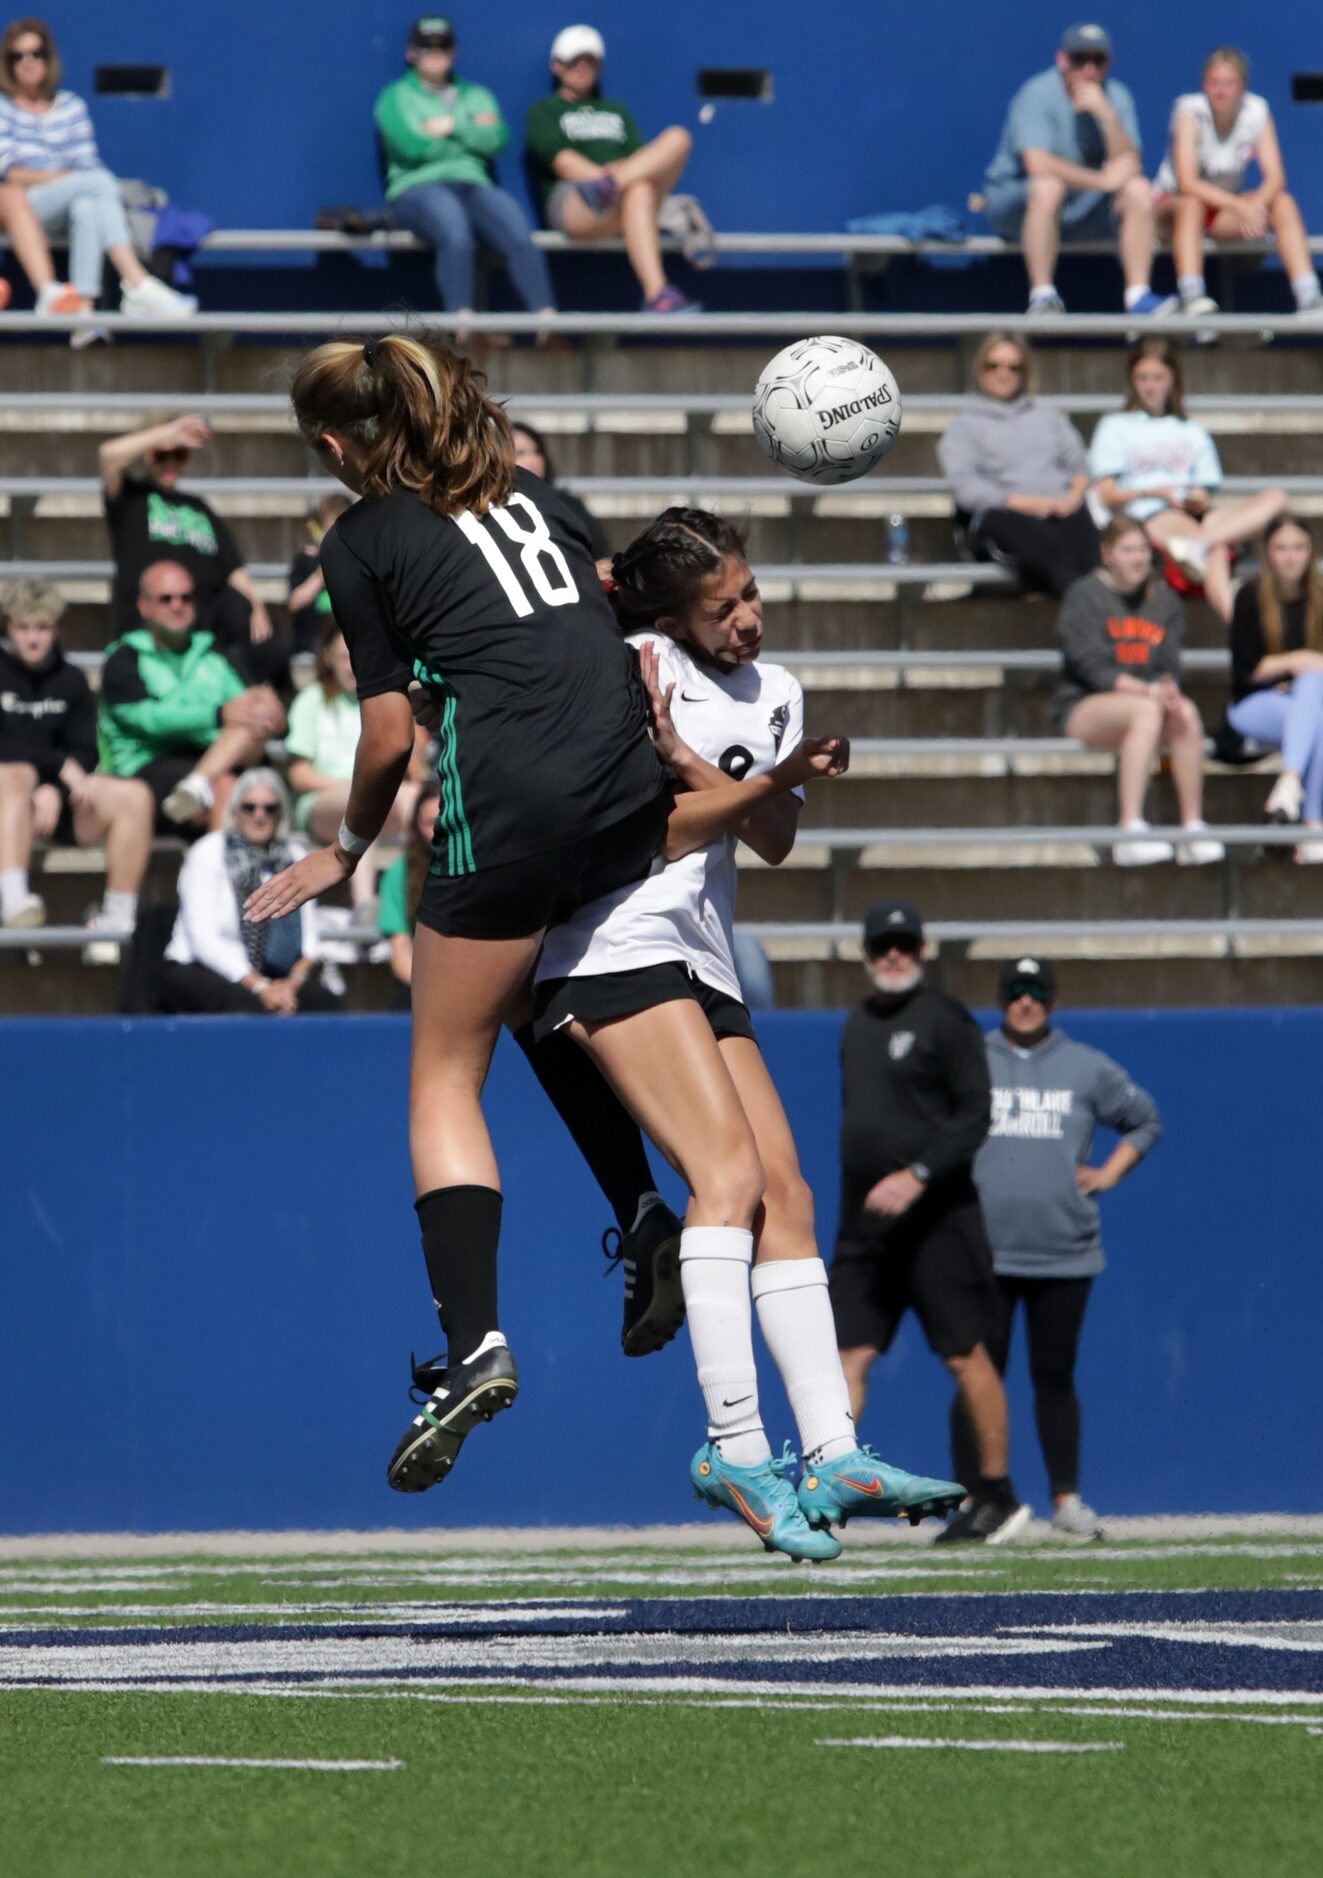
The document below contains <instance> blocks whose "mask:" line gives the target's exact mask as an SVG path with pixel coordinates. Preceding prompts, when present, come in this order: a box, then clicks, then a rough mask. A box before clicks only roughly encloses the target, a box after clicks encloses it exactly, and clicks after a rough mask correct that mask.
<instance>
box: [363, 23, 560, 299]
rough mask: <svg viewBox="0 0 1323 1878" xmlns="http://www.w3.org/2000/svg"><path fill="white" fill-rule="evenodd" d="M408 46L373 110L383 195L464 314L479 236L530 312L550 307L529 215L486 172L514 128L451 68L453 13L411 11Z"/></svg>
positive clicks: (481, 88)
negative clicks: (429, 255) (402, 68)
mask: <svg viewBox="0 0 1323 1878" xmlns="http://www.w3.org/2000/svg"><path fill="white" fill-rule="evenodd" d="M404 56H405V58H406V60H407V61H408V64H409V67H410V69H409V71H407V72H406V73H405V74H404V76H403V77H402V78H397V79H395V80H394V81H393V82H392V83H391V84H389V85H387V86H386V88H385V90H384V91H383V92H382V93H381V94H380V96H379V97H378V99H377V102H376V106H375V111H374V115H375V118H376V125H377V133H378V135H379V136H380V138H381V142H382V147H383V150H384V152H385V157H386V200H387V201H388V202H389V204H390V207H391V213H392V214H393V215H394V217H395V220H396V221H397V222H398V223H399V224H400V226H401V228H407V229H409V230H410V231H411V232H412V233H413V234H415V235H417V236H418V237H419V239H420V240H422V241H425V242H427V243H428V244H429V245H430V246H431V247H432V248H433V249H434V250H435V254H436V288H437V292H438V293H439V294H440V296H441V304H442V306H444V307H445V308H446V310H447V311H448V312H450V313H454V314H456V315H457V316H458V317H459V318H461V319H463V318H464V317H466V316H467V315H469V314H471V313H472V311H473V302H474V291H473V278H474V276H473V243H474V237H475V236H476V237H477V238H478V239H479V240H481V241H484V242H486V244H487V245H488V246H489V247H491V248H495V250H496V251H497V253H498V254H499V255H500V256H501V257H502V259H503V260H504V262H505V265H506V267H507V268H508V269H509V272H510V279H511V280H512V281H513V283H514V287H515V291H516V293H517V294H518V295H519V298H520V299H521V300H522V301H523V303H524V305H525V306H526V307H527V308H528V310H529V312H530V313H554V312H555V310H556V298H555V294H554V293H553V291H552V286H551V275H550V273H549V272H548V270H547V263H546V259H545V257H544V256H543V254H542V253H541V250H540V249H538V248H536V247H534V245H533V231H532V230H531V229H530V228H529V226H528V219H527V217H526V216H525V214H524V211H523V210H522V209H521V208H520V206H519V204H518V203H517V202H516V201H515V199H514V197H513V196H512V195H510V194H509V192H508V191H507V190H504V189H502V188H500V187H499V186H498V185H497V184H496V182H495V181H494V180H493V177H492V168H491V165H492V162H493V160H494V158H496V157H498V156H499V155H500V153H501V151H502V150H504V148H505V146H506V144H507V143H508V142H509V141H510V132H509V130H508V129H507V127H506V124H505V121H504V119H503V118H502V116H501V107H500V105H499V104H498V103H497V102H496V99H495V98H494V97H493V96H492V94H491V92H490V91H488V90H487V88H486V86H485V85H475V84H472V83H470V81H469V80H468V79H463V78H456V77H455V75H454V66H455V29H454V26H453V25H452V23H451V22H450V20H448V19H445V18H442V17H441V16H440V15H425V16H424V17H423V18H422V19H418V20H415V21H414V23H413V25H412V26H411V27H410V29H409V43H408V47H407V49H406V51H405V55H404Z"/></svg>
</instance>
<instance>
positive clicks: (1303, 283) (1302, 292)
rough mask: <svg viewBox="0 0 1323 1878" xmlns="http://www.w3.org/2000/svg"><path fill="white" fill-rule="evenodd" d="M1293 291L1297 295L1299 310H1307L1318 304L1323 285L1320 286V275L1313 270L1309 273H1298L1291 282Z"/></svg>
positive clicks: (1296, 301)
mask: <svg viewBox="0 0 1323 1878" xmlns="http://www.w3.org/2000/svg"><path fill="white" fill-rule="evenodd" d="M1291 292H1292V293H1293V294H1294V295H1295V304H1296V308H1297V310H1298V311H1299V312H1301V313H1304V312H1306V311H1307V310H1308V309H1309V308H1310V307H1311V306H1317V305H1318V302H1319V297H1320V295H1323V287H1320V286H1319V282H1318V275H1317V274H1315V273H1314V272H1313V271H1312V270H1311V271H1310V272H1309V273H1308V274H1297V275H1296V277H1295V279H1294V280H1293V281H1292V282H1291Z"/></svg>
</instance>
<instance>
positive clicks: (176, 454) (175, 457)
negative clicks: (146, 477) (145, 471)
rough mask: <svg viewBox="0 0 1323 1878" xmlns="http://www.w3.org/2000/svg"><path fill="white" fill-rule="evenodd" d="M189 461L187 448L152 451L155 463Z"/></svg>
mask: <svg viewBox="0 0 1323 1878" xmlns="http://www.w3.org/2000/svg"><path fill="white" fill-rule="evenodd" d="M187 461H188V451H187V450H183V449H175V450H153V451H152V462H153V463H187Z"/></svg>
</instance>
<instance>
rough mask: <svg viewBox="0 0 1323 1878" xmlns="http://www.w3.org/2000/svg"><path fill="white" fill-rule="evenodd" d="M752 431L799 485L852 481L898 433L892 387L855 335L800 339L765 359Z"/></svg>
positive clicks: (878, 361)
mask: <svg viewBox="0 0 1323 1878" xmlns="http://www.w3.org/2000/svg"><path fill="white" fill-rule="evenodd" d="M753 434H754V436H755V437H756V438H757V439H758V443H759V446H760V448H761V449H762V450H763V451H764V452H765V453H766V454H767V455H768V456H769V457H771V459H772V461H773V463H775V464H777V465H778V466H779V467H780V468H781V469H783V470H788V471H789V472H790V474H791V475H792V476H798V477H799V478H800V480H801V481H802V482H806V483H852V482H853V481H854V480H855V478H856V477H858V476H866V475H867V474H868V472H869V470H871V469H875V468H876V467H877V465H878V464H879V463H880V462H881V461H882V459H883V457H884V456H886V454H887V452H888V451H889V450H890V448H891V446H892V444H893V443H894V442H895V441H896V438H897V436H898V435H899V434H900V389H899V387H898V386H897V384H896V381H895V379H894V378H893V377H892V375H891V372H890V370H889V369H888V367H887V366H886V365H885V364H884V363H883V361H882V360H881V359H880V358H879V357H878V356H877V354H876V352H870V351H869V349H868V347H867V346H861V345H860V344H859V342H858V340H856V339H837V338H833V337H831V336H827V337H823V338H818V339H800V340H797V341H796V343H795V344H794V345H793V346H786V348H785V349H784V351H781V352H778V353H777V355H776V357H775V358H774V359H771V360H769V362H768V364H767V365H766V366H765V367H764V369H763V374H762V377H761V378H760V379H759V380H758V385H757V389H756V390H755V392H754V396H753Z"/></svg>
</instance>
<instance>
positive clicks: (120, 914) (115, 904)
mask: <svg viewBox="0 0 1323 1878" xmlns="http://www.w3.org/2000/svg"><path fill="white" fill-rule="evenodd" d="M101 911H102V912H103V913H104V914H105V916H106V918H107V920H108V921H109V922H110V924H111V925H112V926H122V927H123V928H124V930H125V931H126V932H132V930H133V928H134V927H135V926H136V925H137V923H138V896H137V894H136V893H120V892H118V891H115V892H112V891H111V890H110V888H109V887H107V888H106V891H105V893H104V894H103V895H102V899H101Z"/></svg>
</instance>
